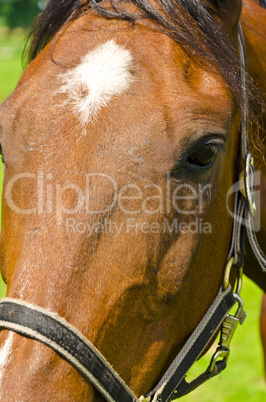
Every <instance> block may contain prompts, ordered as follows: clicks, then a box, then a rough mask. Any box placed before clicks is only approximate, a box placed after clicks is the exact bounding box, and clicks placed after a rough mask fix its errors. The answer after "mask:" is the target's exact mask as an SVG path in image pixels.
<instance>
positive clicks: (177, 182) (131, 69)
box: [0, 0, 252, 401]
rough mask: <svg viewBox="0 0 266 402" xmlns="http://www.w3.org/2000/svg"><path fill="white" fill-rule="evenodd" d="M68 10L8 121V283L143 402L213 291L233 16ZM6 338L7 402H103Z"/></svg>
mask: <svg viewBox="0 0 266 402" xmlns="http://www.w3.org/2000/svg"><path fill="white" fill-rule="evenodd" d="M72 3H75V2H72V1H66V2H64V5H63V6H62V9H61V10H57V11H58V12H57V13H56V12H55V11H54V12H52V11H53V8H54V10H55V7H57V5H56V2H55V1H50V3H49V5H48V6H47V9H46V11H44V14H43V17H41V18H42V20H41V22H42V23H39V25H38V27H39V28H38V29H39V30H38V29H37V31H35V34H34V35H35V36H34V40H33V46H32V49H33V50H32V54H33V55H34V56H35V55H36V53H37V51H39V50H40V47H43V44H44V43H46V42H49V43H48V44H47V45H46V46H45V47H44V49H43V50H42V51H41V52H40V54H39V55H38V56H37V57H36V58H34V60H33V61H32V62H31V63H30V64H29V66H28V67H27V68H26V70H25V72H24V74H23V76H22V78H21V79H20V81H19V84H18V86H17V88H16V90H15V91H14V93H13V94H12V95H11V96H10V97H9V99H7V100H6V101H5V103H4V104H3V105H2V107H1V145H2V150H3V155H4V161H5V179H4V197H3V227H2V244H1V262H2V264H1V266H2V275H3V277H4V279H5V280H6V282H7V289H8V296H9V297H13V298H17V299H20V300H24V301H27V302H30V303H35V304H37V305H39V306H41V307H44V308H47V309H49V310H51V311H53V312H56V313H57V314H58V315H60V316H62V317H64V318H65V319H66V320H67V321H69V322H70V323H71V324H72V325H73V326H75V327H76V328H77V329H78V330H79V331H80V332H81V333H82V334H83V335H84V336H85V337H86V338H87V339H89V340H90V341H91V342H92V343H93V344H94V345H95V346H96V347H97V348H98V349H99V350H100V351H101V353H102V354H103V355H104V356H105V358H106V359H107V360H108V361H109V362H110V364H111V365H112V366H113V367H114V369H115V370H116V371H117V372H118V373H119V374H120V376H121V377H122V378H123V380H124V381H125V382H126V383H127V385H128V386H129V387H130V388H131V389H132V390H133V391H134V392H135V393H136V395H138V396H140V395H141V394H145V393H146V392H147V391H149V389H150V388H151V387H152V386H153V385H154V384H155V382H156V381H157V380H158V379H159V377H160V375H161V374H162V373H163V371H164V370H165V368H166V367H167V366H168V365H169V363H170V362H171V361H172V359H173V357H174V356H175V354H176V353H177V352H178V351H179V350H180V348H181V347H182V345H183V344H184V342H185V340H186V339H187V338H188V336H189V335H190V334H191V332H192V331H193V329H194V328H195V327H196V325H197V324H198V322H199V321H200V319H201V318H202V316H203V315H204V314H205V312H206V310H207V309H208V307H209V306H210V304H211V303H212V300H213V299H214V297H215V295H216V294H217V291H218V289H219V287H220V285H221V283H222V279H223V270H224V266H225V263H226V258H227V254H228V250H229V246H230V236H231V230H232V218H231V216H230V214H229V213H228V211H227V208H228V207H227V205H226V195H227V192H228V189H229V188H230V187H231V186H232V183H233V181H234V180H235V179H236V177H237V174H238V162H237V158H238V146H239V126H240V106H239V99H240V92H239V91H240V84H239V78H238V71H239V56H238V50H237V27H238V22H239V16H240V12H241V1H237V0H234V1H210V0H204V1H202V2H198V6H197V7H195V5H194V2H193V1H188V2H185V3H186V4H185V3H184V2H182V1H174V2H170V4H169V6H168V7H166V6H165V5H164V3H165V2H163V1H156V0H154V1H151V3H150V5H149V6H148V5H147V4H146V2H136V1H131V2H128V3H127V2H121V4H120V2H119V3H118V6H117V7H118V8H114V6H112V5H110V4H109V3H106V2H103V3H100V5H99V4H98V6H97V3H95V4H94V2H93V5H94V7H93V8H91V7H89V5H88V4H89V3H90V2H81V6H80V7H78V8H77V9H75V8H74V7H73V5H72ZM250 3H251V4H252V2H250ZM75 4H76V3H75ZM122 8H123V10H122ZM149 10H150V11H149ZM113 14H116V18H113ZM55 15H56V16H57V17H54V16H55ZM106 17H108V18H106ZM56 19H57V20H56ZM51 26H52V27H53V28H50V34H49V28H48V27H51ZM49 35H50V36H49ZM51 35H52V36H53V38H51ZM229 204H230V207H232V205H231V204H232V203H229ZM0 339H1V349H0V352H1V353H0V368H1V371H0V384H1V386H0V399H1V400H3V401H14V400H25V401H26V400H29V401H36V400H47V401H48V400H75V401H85V400H86V401H87V400H88V401H96V400H101V397H100V396H99V394H98V393H97V392H96V391H95V390H94V389H93V387H92V386H91V385H90V384H89V383H88V382H87V381H85V380H84V379H83V378H82V376H81V375H80V374H79V373H78V372H77V371H76V370H75V369H74V368H73V367H72V366H70V365H69V364H68V363H67V362H65V361H64V360H63V359H62V358H61V357H60V356H58V355H57V354H56V353H55V352H54V351H52V350H51V349H49V348H48V347H47V346H44V345H42V344H41V343H38V342H36V341H34V340H30V339H27V338H24V337H22V336H20V335H18V334H15V333H11V332H10V331H3V332H1V337H0Z"/></svg>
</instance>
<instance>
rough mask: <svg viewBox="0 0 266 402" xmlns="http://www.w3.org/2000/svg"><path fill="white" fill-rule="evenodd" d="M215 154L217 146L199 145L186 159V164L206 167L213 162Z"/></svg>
mask: <svg viewBox="0 0 266 402" xmlns="http://www.w3.org/2000/svg"><path fill="white" fill-rule="evenodd" d="M217 152H218V146H217V144H215V145H214V144H206V145H201V146H200V147H198V148H197V149H196V150H195V151H194V152H193V154H191V155H190V156H189V157H188V159H187V161H186V164H187V165H196V166H199V167H207V166H209V165H210V164H211V163H212V162H213V161H214V159H215V158H216V155H217Z"/></svg>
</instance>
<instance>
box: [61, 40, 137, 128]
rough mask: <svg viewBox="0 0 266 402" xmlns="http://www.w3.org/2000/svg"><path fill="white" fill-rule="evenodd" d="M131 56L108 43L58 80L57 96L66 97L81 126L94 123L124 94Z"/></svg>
mask: <svg viewBox="0 0 266 402" xmlns="http://www.w3.org/2000/svg"><path fill="white" fill-rule="evenodd" d="M132 61H133V59H132V56H131V54H130V52H129V51H128V50H126V49H125V48H123V47H122V46H120V45H118V44H116V43H115V41H114V40H110V41H108V42H106V43H104V44H102V45H99V46H98V47H97V48H95V49H94V50H92V51H90V52H89V53H88V54H87V55H86V56H84V57H83V58H82V60H81V63H80V64H79V65H78V66H76V67H75V68H73V69H71V70H70V71H68V72H67V73H65V74H63V75H61V76H60V78H61V79H62V81H63V86H62V87H61V89H60V92H65V93H67V95H68V99H69V102H70V103H71V104H72V105H73V108H74V111H75V113H77V114H78V115H79V118H80V120H81V123H82V125H85V124H86V123H88V122H90V121H93V119H95V117H96V116H97V114H98V112H99V110H100V109H101V108H102V107H103V106H106V105H107V104H108V102H109V101H110V99H111V97H112V96H114V95H119V94H121V93H123V92H124V91H125V90H126V89H128V87H129V86H130V84H131V82H132V81H133V75H132V72H131V69H132Z"/></svg>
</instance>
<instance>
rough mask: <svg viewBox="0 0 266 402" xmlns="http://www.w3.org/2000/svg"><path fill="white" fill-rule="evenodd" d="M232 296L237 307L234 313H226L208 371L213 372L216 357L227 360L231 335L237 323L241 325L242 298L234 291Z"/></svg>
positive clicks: (244, 316)
mask: <svg viewBox="0 0 266 402" xmlns="http://www.w3.org/2000/svg"><path fill="white" fill-rule="evenodd" d="M234 298H235V300H236V302H237V303H238V309H237V311H236V313H235V315H234V316H233V315H228V316H227V317H226V318H225V319H224V321H223V324H222V329H221V335H220V341H219V346H218V347H217V349H216V352H215V353H214V355H213V356H212V359H211V362H210V365H209V367H208V371H209V372H211V373H212V372H213V371H214V370H215V364H216V362H217V360H218V359H222V360H224V361H225V362H227V360H228V358H229V354H230V348H229V346H230V343H231V340H232V337H233V335H234V333H235V330H236V328H237V326H238V324H240V325H242V324H243V322H244V320H245V318H246V316H247V313H246V311H245V310H244V308H243V300H242V299H241V297H240V296H239V294H237V293H234Z"/></svg>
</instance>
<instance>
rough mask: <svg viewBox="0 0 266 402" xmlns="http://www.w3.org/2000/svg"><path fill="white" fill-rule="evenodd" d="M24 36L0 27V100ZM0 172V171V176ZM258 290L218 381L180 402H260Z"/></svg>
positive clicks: (264, 394) (247, 297) (0, 287)
mask: <svg viewBox="0 0 266 402" xmlns="http://www.w3.org/2000/svg"><path fill="white" fill-rule="evenodd" d="M23 38H24V34H23V33H22V32H19V31H17V32H13V33H12V34H10V32H7V30H6V29H5V28H3V27H0V101H3V100H4V99H5V98H6V97H7V96H8V95H10V94H11V92H12V91H13V89H14V88H15V86H16V83H17V81H18V79H19V77H20V75H21V72H22V67H21V63H20V57H21V52H22V46H23ZM1 172H2V170H0V174H1ZM4 294H5V285H4V284H3V282H2V281H0V296H4ZM261 295H262V293H261V291H260V290H259V289H258V288H257V287H256V286H255V285H254V284H253V283H252V282H250V281H249V280H248V279H246V278H245V281H244V289H243V293H242V296H243V299H244V304H245V308H246V310H247V312H248V316H247V318H246V321H245V322H244V325H243V326H242V327H241V326H239V327H238V329H237V332H236V334H235V337H234V338H233V341H232V347H231V356H230V358H229V362H228V368H227V369H226V370H225V371H224V372H223V373H222V374H220V376H219V377H218V378H213V379H211V380H210V381H208V382H207V383H205V384H204V385H202V386H201V387H200V388H198V389H197V390H195V391H193V393H191V394H190V395H187V396H185V397H184V398H183V399H182V401H184V402H198V401H201V402H214V401H215V402H233V401H235V400H236V401H237V402H263V401H266V387H265V383H264V380H263V361H262V348H261V344H260V338H259V311H260V302H261ZM210 357H211V352H208V353H207V354H206V355H205V356H203V358H202V359H201V360H200V361H199V362H197V367H195V368H193V370H192V373H191V375H189V378H190V377H191V379H192V378H194V376H196V375H198V374H200V373H201V372H203V371H205V369H206V368H207V366H208V364H209V360H210Z"/></svg>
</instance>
